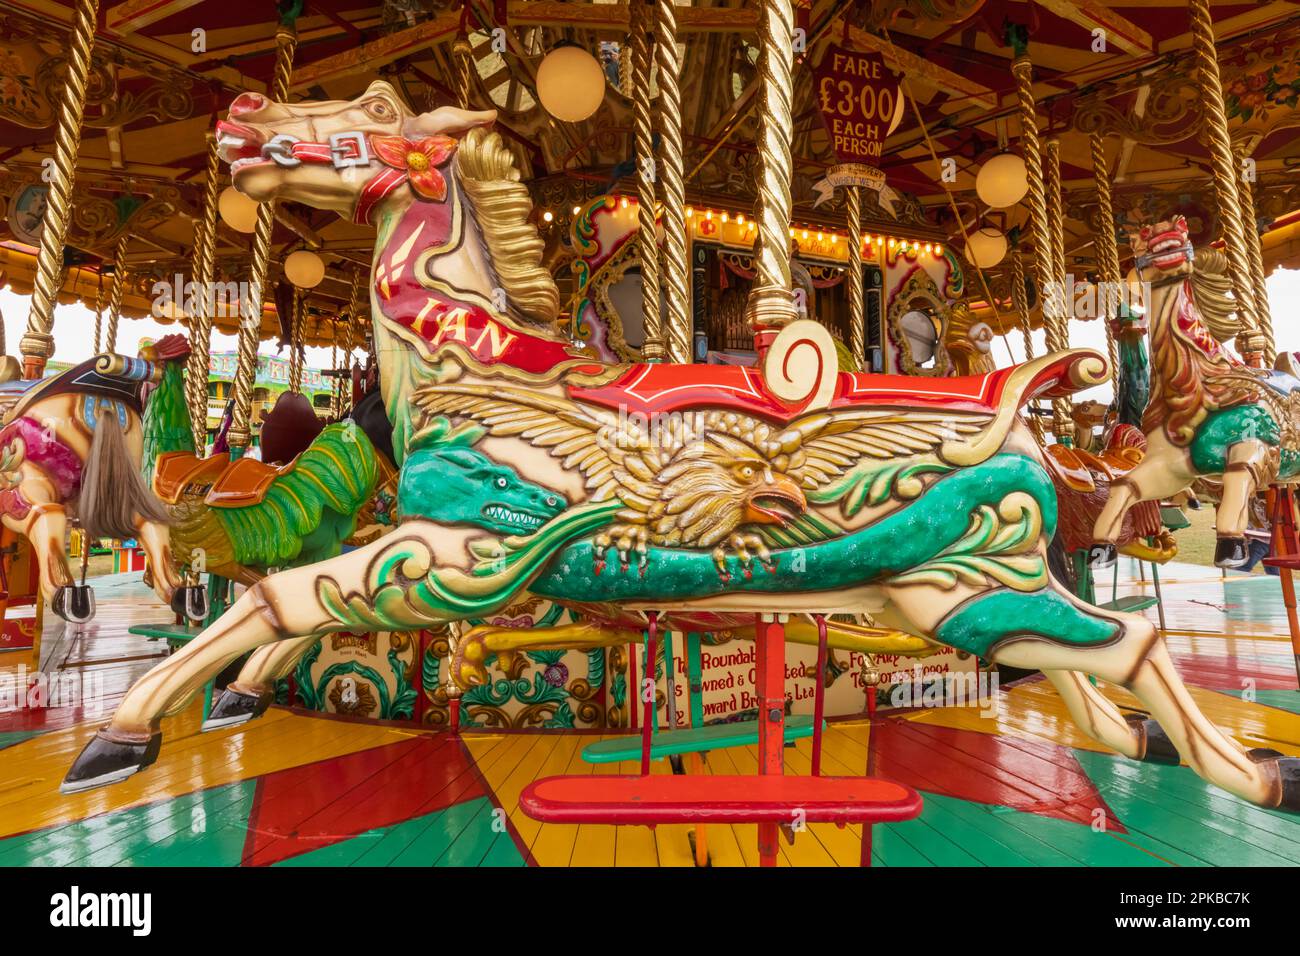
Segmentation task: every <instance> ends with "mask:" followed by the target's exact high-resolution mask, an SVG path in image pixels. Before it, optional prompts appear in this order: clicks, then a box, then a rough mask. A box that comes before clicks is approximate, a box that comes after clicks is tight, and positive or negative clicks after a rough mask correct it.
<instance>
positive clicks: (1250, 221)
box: [1237, 150, 1277, 368]
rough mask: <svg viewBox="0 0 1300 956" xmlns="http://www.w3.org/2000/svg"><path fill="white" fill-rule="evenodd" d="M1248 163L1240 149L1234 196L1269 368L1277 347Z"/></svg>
mask: <svg viewBox="0 0 1300 956" xmlns="http://www.w3.org/2000/svg"><path fill="white" fill-rule="evenodd" d="M1247 168H1248V164H1247V156H1246V153H1245V151H1244V150H1242V151H1241V152H1239V153H1238V154H1237V174H1238V177H1239V178H1238V180H1237V196H1238V197H1239V198H1240V199H1241V225H1242V228H1243V229H1244V230H1245V233H1246V249H1247V253H1248V255H1249V259H1250V282H1251V285H1252V286H1253V287H1254V290H1255V318H1256V319H1257V320H1258V322H1259V331H1260V334H1261V335H1262V336H1263V351H1264V365H1265V367H1266V368H1272V367H1273V362H1274V361H1275V360H1276V359H1277V346H1276V344H1275V343H1274V340H1273V310H1272V308H1271V307H1270V306H1269V302H1268V284H1267V283H1266V282H1265V280H1264V247H1263V245H1262V244H1261V243H1260V237H1259V220H1258V217H1257V216H1256V214H1255V184H1254V183H1253V182H1252V181H1251V180H1252V179H1253V177H1251V176H1248V175H1247V172H1246V170H1247Z"/></svg>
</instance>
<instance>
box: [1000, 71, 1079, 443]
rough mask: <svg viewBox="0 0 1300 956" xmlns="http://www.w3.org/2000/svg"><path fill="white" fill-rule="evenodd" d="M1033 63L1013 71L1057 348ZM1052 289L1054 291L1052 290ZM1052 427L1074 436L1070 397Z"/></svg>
mask: <svg viewBox="0 0 1300 956" xmlns="http://www.w3.org/2000/svg"><path fill="white" fill-rule="evenodd" d="M1033 71H1034V67H1033V64H1032V63H1031V62H1030V61H1029V57H1027V56H1018V57H1016V59H1015V60H1013V61H1012V63H1011V73H1012V75H1013V76H1014V77H1015V80H1016V99H1017V102H1018V104H1019V112H1020V138H1021V140H1022V142H1023V144H1024V154H1025V170H1026V173H1027V178H1028V179H1029V192H1028V196H1027V198H1028V200H1029V223H1030V227H1031V230H1032V233H1033V239H1034V274H1035V275H1036V276H1037V279H1038V296H1039V300H1040V301H1041V302H1042V309H1043V328H1044V331H1045V332H1046V334H1047V348H1048V350H1049V351H1050V350H1054V349H1056V348H1058V347H1059V346H1058V345H1054V344H1053V343H1054V342H1056V343H1059V342H1060V341H1061V340H1062V338H1063V330H1064V328H1065V322H1066V316H1065V303H1064V301H1063V300H1064V295H1063V294H1061V293H1062V292H1063V291H1064V290H1062V289H1060V288H1059V287H1057V288H1055V289H1053V286H1055V285H1056V284H1057V278H1056V275H1055V264H1056V263H1055V254H1054V245H1053V241H1054V240H1053V233H1052V227H1051V223H1050V219H1049V217H1048V209H1047V201H1048V200H1047V190H1046V187H1045V185H1044V179H1043V151H1042V144H1041V143H1040V142H1039V139H1038V118H1037V115H1036V104H1035V100H1034V84H1033ZM1049 290H1051V291H1052V292H1053V293H1054V294H1049ZM1052 412H1053V415H1052V417H1053V423H1052V428H1053V430H1054V431H1055V432H1056V437H1057V439H1058V440H1059V441H1062V442H1063V443H1068V442H1070V441H1072V440H1073V438H1074V423H1073V422H1072V421H1071V420H1070V409H1069V399H1056V400H1054V401H1053V402H1052Z"/></svg>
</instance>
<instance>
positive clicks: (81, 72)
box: [18, 0, 99, 378]
mask: <svg viewBox="0 0 1300 956" xmlns="http://www.w3.org/2000/svg"><path fill="white" fill-rule="evenodd" d="M98 12H99V0H76V8H75V10H74V11H73V15H72V34H71V36H70V37H69V39H68V58H67V63H68V74H67V76H66V77H65V78H64V81H63V90H62V92H61V95H60V99H59V107H58V118H57V120H56V121H55V122H56V124H57V125H56V127H55V131H54V157H53V159H54V163H53V166H52V169H51V172H52V176H51V179H50V188H49V193H48V194H47V195H46V199H45V215H44V216H43V217H42V220H41V244H40V251H39V252H38V253H37V256H36V281H35V283H34V285H33V288H32V305H31V311H30V312H29V313H28V316H27V332H26V334H24V335H23V337H22V339H21V341H20V342H19V343H18V348H19V350H20V351H21V352H22V354H23V365H24V375H25V376H26V377H27V378H40V377H41V376H42V374H44V372H45V363H46V362H47V361H48V360H49V358H50V356H51V355H53V354H54V336H53V335H52V334H51V331H50V330H51V329H52V328H53V327H54V305H55V302H56V300H57V298H58V294H59V287H60V286H59V279H60V277H61V276H62V275H63V243H64V241H65V240H66V239H67V235H68V222H69V220H70V219H71V216H72V182H73V179H74V177H75V175H76V168H77V150H78V148H79V147H80V145H81V120H82V116H83V114H84V113H85V108H86V80H87V78H88V77H89V75H90V51H91V47H92V46H93V45H94V42H95V18H96V15H97V14H98Z"/></svg>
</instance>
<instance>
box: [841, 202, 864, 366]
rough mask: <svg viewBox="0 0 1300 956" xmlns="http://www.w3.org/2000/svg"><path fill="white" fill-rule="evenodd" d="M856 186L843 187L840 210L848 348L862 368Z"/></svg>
mask: <svg viewBox="0 0 1300 956" xmlns="http://www.w3.org/2000/svg"><path fill="white" fill-rule="evenodd" d="M858 189H859V187H857V186H849V187H847V188H846V189H845V190H844V211H845V218H846V219H848V229H849V271H848V275H847V276H846V277H845V278H846V281H847V282H848V284H849V290H848V291H849V351H851V352H852V353H853V358H854V359H855V360H856V361H857V362H858V365H859V367H861V368H865V367H866V355H867V318H866V311H865V308H864V303H863V301H862V196H861V194H860V193H859V192H858Z"/></svg>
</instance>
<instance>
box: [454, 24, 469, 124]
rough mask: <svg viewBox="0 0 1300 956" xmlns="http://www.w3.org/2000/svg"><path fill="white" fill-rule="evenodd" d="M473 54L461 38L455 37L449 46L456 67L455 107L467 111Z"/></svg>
mask: <svg viewBox="0 0 1300 956" xmlns="http://www.w3.org/2000/svg"><path fill="white" fill-rule="evenodd" d="M473 52H474V51H473V50H472V49H471V48H470V45H469V40H467V39H465V37H463V36H459V37H457V38H456V42H455V43H453V44H452V46H451V55H452V58H453V61H454V63H455V67H456V105H457V106H459V107H460V108H461V109H463V110H466V109H469V83H470V70H472V69H473V68H474V63H473V56H472V54H473Z"/></svg>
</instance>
